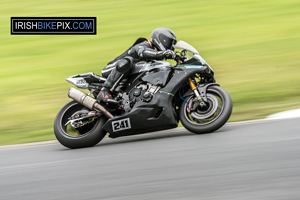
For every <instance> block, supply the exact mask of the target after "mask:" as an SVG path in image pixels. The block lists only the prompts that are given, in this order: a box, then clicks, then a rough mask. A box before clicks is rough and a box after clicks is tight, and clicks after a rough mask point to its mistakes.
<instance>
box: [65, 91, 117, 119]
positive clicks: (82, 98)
mask: <svg viewBox="0 0 300 200" xmlns="http://www.w3.org/2000/svg"><path fill="white" fill-rule="evenodd" d="M68 96H69V97H70V98H71V99H74V100H75V101H77V102H78V103H80V104H81V105H84V106H85V107H87V108H89V109H91V110H96V111H100V112H102V113H103V114H104V115H105V116H106V117H107V118H113V117H114V116H113V115H112V114H111V113H110V112H108V111H107V110H106V109H105V108H104V107H103V106H101V105H100V104H99V103H97V101H96V99H94V98H92V97H90V96H88V95H87V94H84V93H83V92H81V91H79V90H77V89H75V88H72V87H71V88H70V89H69V92H68Z"/></svg>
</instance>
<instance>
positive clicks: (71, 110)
mask: <svg viewBox="0 0 300 200" xmlns="http://www.w3.org/2000/svg"><path fill="white" fill-rule="evenodd" d="M82 109H86V108H85V107H84V106H82V105H80V104H78V103H74V104H72V105H70V106H69V107H68V108H67V109H66V110H65V112H64V113H63V114H62V116H61V119H60V127H61V130H62V133H63V134H64V136H65V137H68V138H72V139H80V138H83V137H86V136H88V135H89V133H90V132H91V131H92V130H93V129H94V128H95V126H96V125H97V124H98V122H99V119H97V120H95V121H94V122H92V123H90V124H87V125H85V126H83V127H80V128H77V129H75V128H74V127H73V126H72V125H71V123H68V124H67V122H68V121H69V118H70V117H71V116H73V115H75V114H76V113H77V112H78V111H80V110H82ZM66 124H67V125H66Z"/></svg>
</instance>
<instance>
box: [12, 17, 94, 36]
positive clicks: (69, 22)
mask: <svg viewBox="0 0 300 200" xmlns="http://www.w3.org/2000/svg"><path fill="white" fill-rule="evenodd" d="M10 25H11V35H57V34H63V35H73V34H77V35H78V34H79V35H86V34H87V35H96V30H97V23H96V17H11V24H10Z"/></svg>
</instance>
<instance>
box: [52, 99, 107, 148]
mask: <svg viewBox="0 0 300 200" xmlns="http://www.w3.org/2000/svg"><path fill="white" fill-rule="evenodd" d="M82 109H87V108H85V107H84V106H83V105H81V104H79V103H77V102H75V101H71V102H69V103H67V104H66V105H65V106H64V107H63V108H62V109H61V110H60V111H59V112H58V114H57V116H56V118H55V121H54V133H55V136H56V138H57V140H58V141H59V142H60V143H61V144H62V145H64V146H65V147H68V148H71V149H76V148H84V147H92V146H95V145H96V144H98V143H99V142H100V141H101V140H102V139H103V137H104V136H105V135H106V132H105V131H104V130H103V129H102V127H103V125H104V123H105V122H106V121H107V118H106V117H105V116H100V117H99V118H98V119H96V120H95V121H94V122H93V123H91V124H88V125H85V126H83V127H81V128H79V129H74V128H72V127H71V125H67V126H65V124H66V123H67V121H68V118H69V117H71V116H72V115H73V114H74V113H75V112H78V111H80V110H82ZM70 129H73V130H71V131H73V133H74V131H75V133H77V135H72V134H70V133H69V132H70Z"/></svg>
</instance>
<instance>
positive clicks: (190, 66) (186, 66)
mask: <svg viewBox="0 0 300 200" xmlns="http://www.w3.org/2000/svg"><path fill="white" fill-rule="evenodd" d="M178 66H180V67H185V68H187V69H190V68H202V67H203V65H178Z"/></svg>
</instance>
